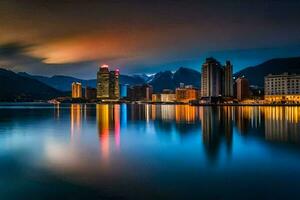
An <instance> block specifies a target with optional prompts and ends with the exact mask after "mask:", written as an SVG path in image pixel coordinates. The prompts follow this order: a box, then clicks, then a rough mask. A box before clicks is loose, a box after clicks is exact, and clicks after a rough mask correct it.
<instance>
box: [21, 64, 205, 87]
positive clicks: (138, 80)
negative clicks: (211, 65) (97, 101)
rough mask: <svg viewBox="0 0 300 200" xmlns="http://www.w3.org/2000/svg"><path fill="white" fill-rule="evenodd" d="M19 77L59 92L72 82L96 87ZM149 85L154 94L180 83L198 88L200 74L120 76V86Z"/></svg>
mask: <svg viewBox="0 0 300 200" xmlns="http://www.w3.org/2000/svg"><path fill="white" fill-rule="evenodd" d="M18 74H19V75H21V76H24V77H27V78H31V79H36V80H38V81H40V82H42V83H45V84H46V85H49V86H51V87H53V88H55V89H57V90H60V91H64V92H66V91H70V90H71V85H72V82H80V83H82V85H83V86H85V85H88V86H90V87H94V88H95V87H96V83H97V81H96V79H91V80H83V79H78V78H74V77H71V76H52V77H46V76H34V75H30V74H27V73H25V72H20V73H18ZM146 82H147V83H149V84H151V85H152V86H153V88H154V91H155V92H160V91H162V90H163V89H173V90H174V89H175V88H176V87H178V86H179V84H180V83H184V84H186V85H194V86H195V87H199V85H200V73H199V72H198V71H196V70H193V69H189V68H183V67H181V68H179V69H178V70H177V71H176V72H175V73H172V72H171V71H164V72H158V73H156V74H155V75H153V76H147V75H145V74H142V75H133V76H129V75H120V84H128V85H137V84H143V83H146Z"/></svg>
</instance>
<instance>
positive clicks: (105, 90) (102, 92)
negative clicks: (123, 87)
mask: <svg viewBox="0 0 300 200" xmlns="http://www.w3.org/2000/svg"><path fill="white" fill-rule="evenodd" d="M97 98H98V99H108V98H109V70H108V65H102V66H101V67H100V69H99V71H98V73H97Z"/></svg>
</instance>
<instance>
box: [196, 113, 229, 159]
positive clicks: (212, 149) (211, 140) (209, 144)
mask: <svg viewBox="0 0 300 200" xmlns="http://www.w3.org/2000/svg"><path fill="white" fill-rule="evenodd" d="M232 109H233V108H232V107H201V108H200V119H201V122H202V126H201V127H202V138H203V142H204V145H205V149H206V150H207V153H208V155H209V156H210V157H211V158H215V157H216V156H217V155H218V151H219V148H220V145H221V142H222V137H224V136H225V141H226V146H227V150H228V151H229V152H231V147H232V132H233V128H232V114H233V110H232Z"/></svg>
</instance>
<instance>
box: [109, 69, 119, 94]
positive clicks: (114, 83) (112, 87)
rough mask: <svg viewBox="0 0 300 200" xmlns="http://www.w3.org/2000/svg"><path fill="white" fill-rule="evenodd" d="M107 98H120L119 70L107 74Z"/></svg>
mask: <svg viewBox="0 0 300 200" xmlns="http://www.w3.org/2000/svg"><path fill="white" fill-rule="evenodd" d="M109 98H110V99H119V98H120V85H119V70H118V69H117V70H115V71H110V72H109Z"/></svg>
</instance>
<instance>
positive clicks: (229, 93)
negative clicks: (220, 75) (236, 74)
mask: <svg viewBox="0 0 300 200" xmlns="http://www.w3.org/2000/svg"><path fill="white" fill-rule="evenodd" d="M224 96H225V97H233V77H232V64H231V63H230V61H226V65H225V66H224Z"/></svg>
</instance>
